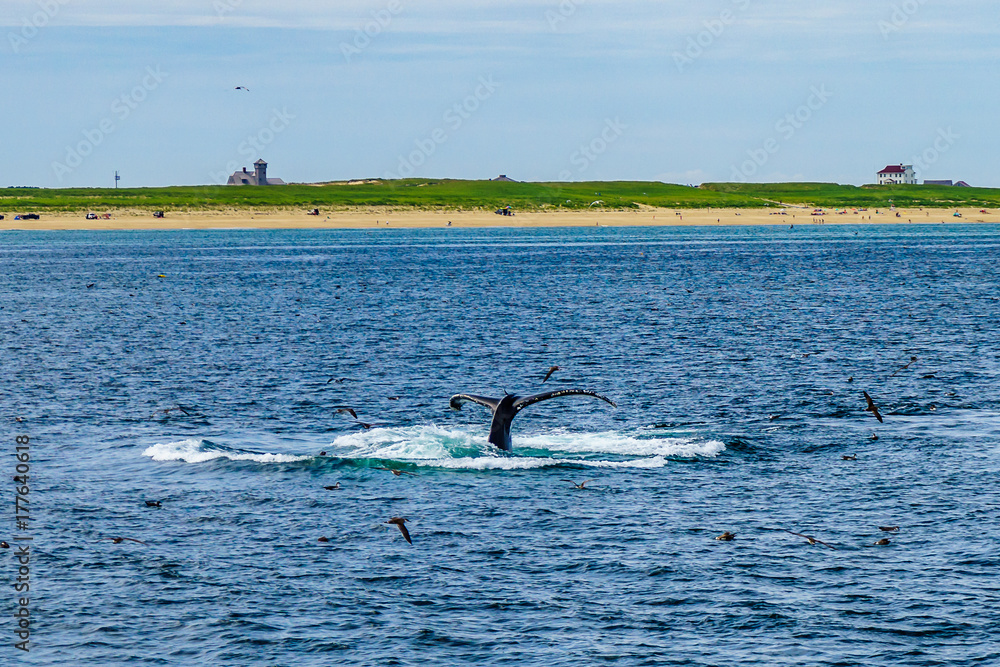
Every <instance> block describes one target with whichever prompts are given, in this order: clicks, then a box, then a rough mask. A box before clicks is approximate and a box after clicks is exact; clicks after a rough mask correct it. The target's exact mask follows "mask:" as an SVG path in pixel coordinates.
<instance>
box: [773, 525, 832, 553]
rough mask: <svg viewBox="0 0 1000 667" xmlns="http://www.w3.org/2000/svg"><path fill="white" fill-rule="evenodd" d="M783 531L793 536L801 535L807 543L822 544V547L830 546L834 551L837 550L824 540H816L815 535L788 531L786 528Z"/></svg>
mask: <svg viewBox="0 0 1000 667" xmlns="http://www.w3.org/2000/svg"><path fill="white" fill-rule="evenodd" d="M785 532H786V533H792V535H795V536H797V537H802V538H805V540H806V541H807V542H809V544H822V545H823V546H824V547H830V548H831V549H833V550H834V551H836V550H837V547H835V546H833V545H832V544H827V543H826V542H824V541H823V540H817V539H816V538H815V537H813V536H812V535H803V534H802V533H795V532H792V531H790V530H787V529H786V530H785Z"/></svg>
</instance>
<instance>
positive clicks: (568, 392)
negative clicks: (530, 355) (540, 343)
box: [512, 389, 618, 414]
mask: <svg viewBox="0 0 1000 667" xmlns="http://www.w3.org/2000/svg"><path fill="white" fill-rule="evenodd" d="M559 396H593V397H594V398H599V399H601V400H602V401H604V402H605V403H608V404H609V405H611V406H612V407H615V408H617V407H618V404H617V403H615V402H614V401H612V400H611V399H610V398H608V397H607V396H604V395H602V394H598V393H597V392H596V391H590V390H588V389H559V390H558V391H547V392H545V393H544V394H535V395H534V396H525V397H524V398H518V399H517V400H516V401H515V402H514V405H513V406H512V407H513V409H514V414H517V413H518V412H520V411H521V410H523V409H524V408H526V407H528V406H529V405H531V404H533V403H538V402H539V401H547V400H548V399H550V398H558V397H559Z"/></svg>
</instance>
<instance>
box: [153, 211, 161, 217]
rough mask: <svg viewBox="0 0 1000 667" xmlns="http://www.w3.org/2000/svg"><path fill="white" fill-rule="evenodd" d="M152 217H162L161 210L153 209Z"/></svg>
mask: <svg viewBox="0 0 1000 667" xmlns="http://www.w3.org/2000/svg"><path fill="white" fill-rule="evenodd" d="M153 217H154V218H162V217H163V211H153Z"/></svg>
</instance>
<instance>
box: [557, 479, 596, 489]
mask: <svg viewBox="0 0 1000 667" xmlns="http://www.w3.org/2000/svg"><path fill="white" fill-rule="evenodd" d="M559 481H560V482H569V483H570V484H572V485H573V488H576V489H580V490H581V491H585V490H586V485H587V482H593V481H594V480H592V479H585V480H583V481H582V482H580V483H579V484H577V483H576V482H574V481H573V480H571V479H561V480H559Z"/></svg>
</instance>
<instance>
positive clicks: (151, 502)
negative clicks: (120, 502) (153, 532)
mask: <svg viewBox="0 0 1000 667" xmlns="http://www.w3.org/2000/svg"><path fill="white" fill-rule="evenodd" d="M162 506H163V503H162V502H160V501H159V500H147V501H146V507H162Z"/></svg>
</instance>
